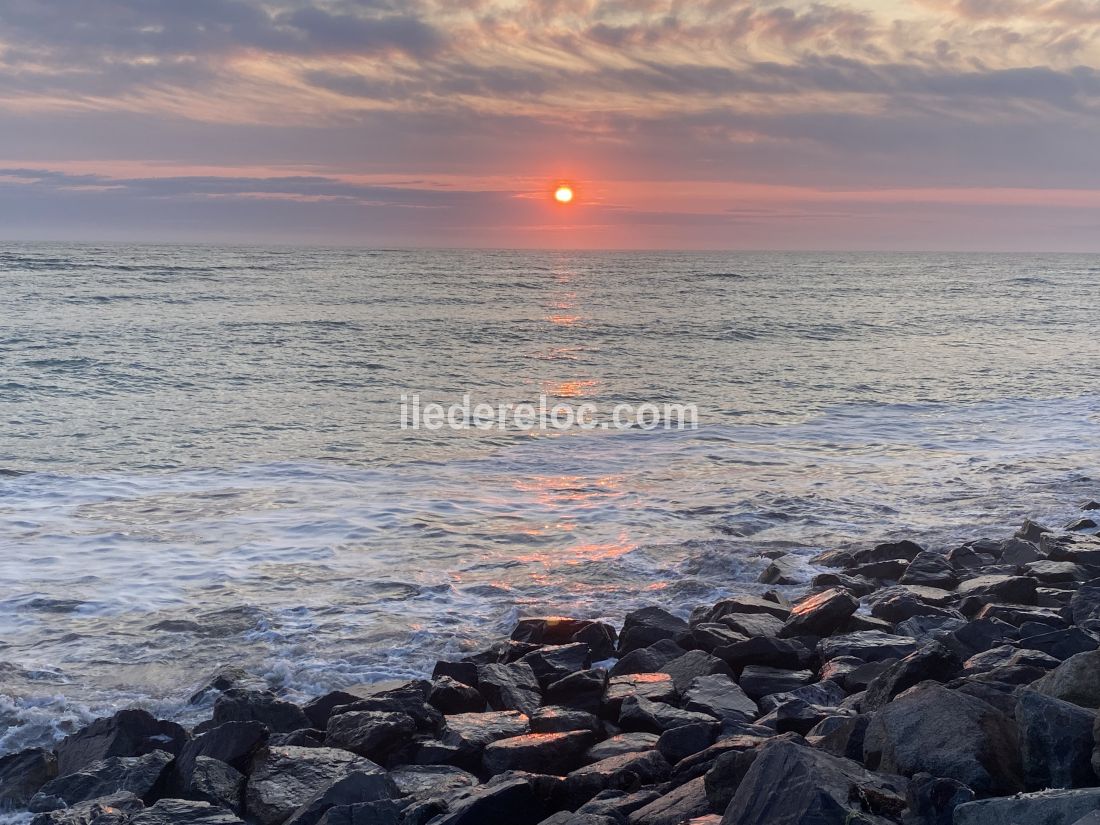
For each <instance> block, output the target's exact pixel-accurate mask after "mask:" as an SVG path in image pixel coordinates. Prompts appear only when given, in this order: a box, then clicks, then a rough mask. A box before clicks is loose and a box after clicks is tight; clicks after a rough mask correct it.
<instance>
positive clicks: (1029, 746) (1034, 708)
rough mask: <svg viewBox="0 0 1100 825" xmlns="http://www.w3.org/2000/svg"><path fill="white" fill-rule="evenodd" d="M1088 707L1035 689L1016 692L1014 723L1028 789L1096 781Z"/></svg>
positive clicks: (1091, 716)
mask: <svg viewBox="0 0 1100 825" xmlns="http://www.w3.org/2000/svg"><path fill="white" fill-rule="evenodd" d="M1095 719H1096V714H1095V713H1093V712H1092V711H1088V710H1085V709H1084V708H1080V707H1078V706H1077V705H1071V704H1070V703H1069V702H1063V701H1061V700H1060V699H1053V698H1051V697H1049V696H1044V695H1043V694H1041V693H1036V692H1035V691H1031V690H1025V691H1023V692H1022V693H1020V697H1019V700H1018V701H1017V703H1016V723H1017V726H1018V728H1019V731H1020V756H1021V759H1022V761H1023V766H1024V784H1025V786H1026V787H1027V788H1028V790H1041V789H1043V788H1083V787H1086V786H1088V785H1093V784H1095V783H1096V775H1095V774H1094V773H1093V771H1092V763H1091V760H1092V751H1093V746H1094V741H1093V732H1092V726H1093V723H1094V721H1095Z"/></svg>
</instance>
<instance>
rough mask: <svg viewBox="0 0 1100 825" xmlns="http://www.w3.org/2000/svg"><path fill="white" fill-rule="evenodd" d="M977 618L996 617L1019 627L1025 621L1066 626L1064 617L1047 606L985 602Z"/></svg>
mask: <svg viewBox="0 0 1100 825" xmlns="http://www.w3.org/2000/svg"><path fill="white" fill-rule="evenodd" d="M975 618H977V619H998V620H1000V621H1002V622H1005V623H1007V624H1010V625H1012V626H1013V627H1020V626H1021V625H1023V624H1025V623H1027V622H1038V623H1040V624H1045V625H1050V627H1051V629H1055V630H1056V629H1058V628H1062V627H1067V626H1068V623H1067V622H1066V620H1065V619H1063V618H1062V617H1061V616H1059V615H1058V611H1057V610H1054V609H1052V608H1049V607H1019V606H1017V605H1011V604H995V603H994V604H987V605H986V606H985V607H983V608H982V609H981V610H980V611H979V612H978V615H977V616H976V617H975Z"/></svg>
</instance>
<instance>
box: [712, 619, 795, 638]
mask: <svg viewBox="0 0 1100 825" xmlns="http://www.w3.org/2000/svg"><path fill="white" fill-rule="evenodd" d="M722 624H723V625H725V626H726V627H728V628H729V629H730V630H732V631H734V632H735V633H740V634H742V635H743V636H748V637H750V638H751V637H753V636H769V637H775V636H778V635H779V631H780V630H782V629H783V622H782V620H780V619H777V618H775V616H772V615H770V614H768V613H729V614H727V615H725V616H723V617H722ZM736 641H739V640H734V642H731V643H730V644H734V643H736Z"/></svg>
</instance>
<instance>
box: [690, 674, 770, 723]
mask: <svg viewBox="0 0 1100 825" xmlns="http://www.w3.org/2000/svg"><path fill="white" fill-rule="evenodd" d="M683 707H684V710H688V711H692V712H694V713H705V714H707V715H708V716H713V717H714V718H715V719H718V720H719V721H721V722H739V721H740V722H751V721H752V720H753V719H755V718H756V717H757V716H759V715H760V709H759V708H758V707H757V706H756V702H754V701H753V700H752V699H750V698H749V697H748V696H747V695H745V692H744V691H743V690H742V689H741V688H740V687H739V686H738V685H737V683H736V682H734V681H733V679H731V678H730V677H729V676H726V675H723V674H715V675H711V676H700V677H698V678H696V679H694V680H693V681H692V682H691V684H690V685H689V686H688V689H687V690H686V691H685V692H684V696H683Z"/></svg>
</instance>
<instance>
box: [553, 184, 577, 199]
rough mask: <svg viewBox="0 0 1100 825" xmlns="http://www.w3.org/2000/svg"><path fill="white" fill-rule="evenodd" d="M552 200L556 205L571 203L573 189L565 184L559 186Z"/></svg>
mask: <svg viewBox="0 0 1100 825" xmlns="http://www.w3.org/2000/svg"><path fill="white" fill-rule="evenodd" d="M554 200H556V201H557V202H558V203H572V202H573V187H572V186H569V185H568V184H565V183H563V184H560V185H559V186H558V188H557V189H555V190H554Z"/></svg>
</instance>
